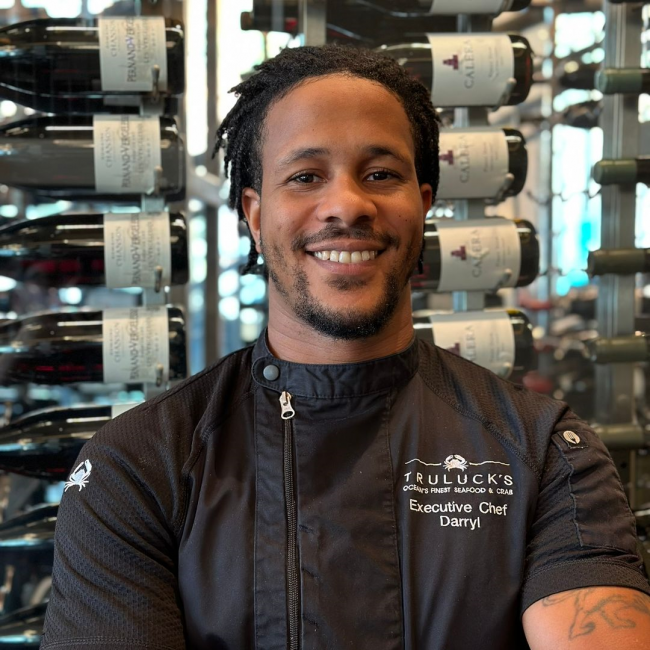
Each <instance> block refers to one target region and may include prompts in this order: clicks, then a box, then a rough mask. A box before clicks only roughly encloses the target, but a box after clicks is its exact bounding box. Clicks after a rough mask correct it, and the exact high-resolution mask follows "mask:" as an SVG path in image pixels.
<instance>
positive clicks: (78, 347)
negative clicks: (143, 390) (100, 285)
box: [0, 307, 187, 385]
mask: <svg viewBox="0 0 650 650" xmlns="http://www.w3.org/2000/svg"><path fill="white" fill-rule="evenodd" d="M186 370H187V368H186V353H185V321H184V318H183V314H182V312H181V310H180V309H178V308H176V307H131V308H125V309H121V308H117V309H105V310H103V311H98V310H89V311H86V310H77V311H64V312H43V313H40V314H34V315H30V316H24V317H22V318H17V319H16V320H13V321H9V322H7V323H2V324H0V385H3V384H4V385H9V384H15V383H23V382H34V383H38V384H69V383H74V382H87V381H90V382H97V381H98V382H125V383H141V382H157V383H160V382H162V383H164V382H166V381H167V380H168V379H182V378H184V377H185V374H186Z"/></svg>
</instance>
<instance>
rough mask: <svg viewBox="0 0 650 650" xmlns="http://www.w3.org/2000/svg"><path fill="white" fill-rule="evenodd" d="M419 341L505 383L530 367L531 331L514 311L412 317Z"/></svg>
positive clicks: (422, 312) (428, 312)
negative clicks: (484, 370)
mask: <svg viewBox="0 0 650 650" xmlns="http://www.w3.org/2000/svg"><path fill="white" fill-rule="evenodd" d="M413 327H414V328H415V333H416V335H417V336H418V337H419V338H422V339H424V340H425V341H427V342H429V343H432V344H435V345H437V346H438V347H441V348H444V349H446V350H447V351H449V352H453V353H454V354H457V355H458V356H461V357H463V358H464V359H469V360H470V361H473V362H474V363H476V364H478V365H479V366H483V367H484V368H487V369H488V370H491V371H492V372H494V373H496V374H497V375H499V376H500V377H503V378H504V379H507V378H509V377H513V376H515V375H516V376H519V375H522V374H523V373H524V372H526V371H527V370H530V369H531V368H532V366H533V358H534V357H533V354H534V349H533V328H532V325H531V324H530V321H529V320H528V317H527V316H526V315H525V314H524V313H523V312H521V311H519V310H516V309H506V310H503V309H495V310H486V311H476V312H471V311H470V312H460V313H441V312H434V311H431V310H426V309H425V310H420V311H417V312H414V313H413Z"/></svg>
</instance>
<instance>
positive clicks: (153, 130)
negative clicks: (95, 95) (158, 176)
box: [93, 115, 161, 194]
mask: <svg viewBox="0 0 650 650" xmlns="http://www.w3.org/2000/svg"><path fill="white" fill-rule="evenodd" d="M93 147H94V152H93V153H94V162H95V187H96V189H97V192H100V193H106V194H147V193H149V192H152V191H153V189H154V186H155V176H154V169H155V168H156V167H160V164H161V153H160V119H159V118H158V117H140V116H138V115H95V116H93Z"/></svg>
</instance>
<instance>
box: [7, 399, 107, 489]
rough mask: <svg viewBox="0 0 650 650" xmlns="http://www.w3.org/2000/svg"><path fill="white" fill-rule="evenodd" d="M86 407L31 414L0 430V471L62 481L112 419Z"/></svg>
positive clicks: (101, 409)
mask: <svg viewBox="0 0 650 650" xmlns="http://www.w3.org/2000/svg"><path fill="white" fill-rule="evenodd" d="M112 409H113V407H111V406H99V405H96V404H89V405H86V406H75V407H67V408H49V409H41V410H38V411H31V412H30V413H28V414H27V415H25V416H23V417H21V418H18V419H16V420H14V421H13V422H11V424H9V425H7V426H5V427H3V428H1V429H0V470H4V471H5V472H12V473H15V474H23V475H24V476H32V477H34V478H38V479H46V480H50V481H64V480H65V479H66V478H67V477H68V475H69V474H70V472H71V471H72V469H73V465H74V462H75V460H76V459H77V456H78V455H79V452H80V451H81V448H82V447H83V445H84V444H85V443H86V442H87V441H88V440H90V439H91V438H92V437H93V436H94V435H95V433H96V431H97V430H98V429H99V428H101V427H102V426H104V425H105V424H106V423H107V422H109V421H110V419H111V418H112V416H113V411H112Z"/></svg>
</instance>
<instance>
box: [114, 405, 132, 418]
mask: <svg viewBox="0 0 650 650" xmlns="http://www.w3.org/2000/svg"><path fill="white" fill-rule="evenodd" d="M137 405H138V402H130V403H128V404H113V405H112V406H111V419H114V418H116V417H117V416H118V415H122V413H126V412H127V411H129V410H131V409H132V408H133V407H134V406H137Z"/></svg>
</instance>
